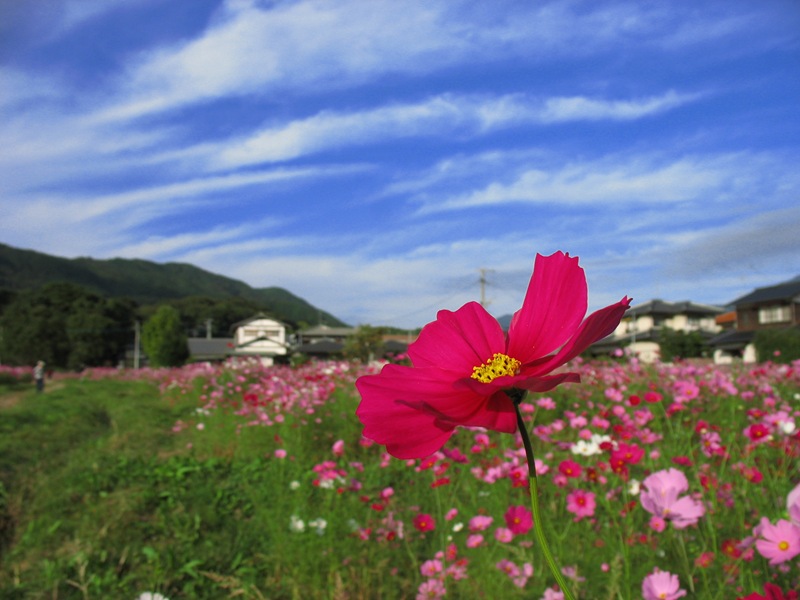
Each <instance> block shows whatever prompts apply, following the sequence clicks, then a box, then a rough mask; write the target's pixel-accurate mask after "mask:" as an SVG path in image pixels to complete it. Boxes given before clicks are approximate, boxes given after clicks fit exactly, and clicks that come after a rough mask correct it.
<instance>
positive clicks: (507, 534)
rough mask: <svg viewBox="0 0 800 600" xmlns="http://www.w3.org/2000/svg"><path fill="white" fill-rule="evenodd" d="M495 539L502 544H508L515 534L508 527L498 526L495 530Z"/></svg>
mask: <svg viewBox="0 0 800 600" xmlns="http://www.w3.org/2000/svg"><path fill="white" fill-rule="evenodd" d="M494 539H496V540H497V541H498V542H500V543H502V544H507V543H508V542H510V541H511V540H513V539H514V534H513V533H512V532H511V530H510V529H509V528H508V527H498V528H497V529H495V530H494Z"/></svg>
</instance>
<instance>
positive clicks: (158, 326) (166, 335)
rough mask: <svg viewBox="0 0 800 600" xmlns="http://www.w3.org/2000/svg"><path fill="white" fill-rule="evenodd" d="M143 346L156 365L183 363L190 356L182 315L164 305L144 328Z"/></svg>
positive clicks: (152, 363) (151, 361)
mask: <svg viewBox="0 0 800 600" xmlns="http://www.w3.org/2000/svg"><path fill="white" fill-rule="evenodd" d="M142 348H143V349H144V352H145V354H146V355H147V357H148V359H149V361H150V364H151V365H152V366H154V367H174V366H177V365H181V364H183V363H184V361H185V360H186V359H187V358H188V357H189V349H188V346H187V340H186V332H185V330H184V329H183V325H182V324H181V316H180V314H179V313H178V311H177V310H176V309H174V308H172V307H171V306H162V307H161V308H159V309H158V310H157V311H156V314H154V315H153V316H152V317H150V318H149V319H148V320H147V322H146V323H145V324H144V327H143V328H142Z"/></svg>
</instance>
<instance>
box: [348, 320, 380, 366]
mask: <svg viewBox="0 0 800 600" xmlns="http://www.w3.org/2000/svg"><path fill="white" fill-rule="evenodd" d="M384 331H385V329H384V328H383V327H372V326H371V325H359V326H358V328H357V329H356V330H355V332H353V333H352V334H351V335H349V336H347V339H346V340H345V343H344V355H345V356H346V357H347V358H350V359H353V360H360V361H361V362H362V363H367V362H369V361H370V360H374V359H375V358H379V357H380V356H381V354H382V353H383V333H384Z"/></svg>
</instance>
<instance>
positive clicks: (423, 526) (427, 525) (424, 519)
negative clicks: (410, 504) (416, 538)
mask: <svg viewBox="0 0 800 600" xmlns="http://www.w3.org/2000/svg"><path fill="white" fill-rule="evenodd" d="M414 527H416V528H417V530H418V531H433V530H434V529H436V521H434V520H433V517H432V516H430V515H426V514H418V515H417V516H416V517H414Z"/></svg>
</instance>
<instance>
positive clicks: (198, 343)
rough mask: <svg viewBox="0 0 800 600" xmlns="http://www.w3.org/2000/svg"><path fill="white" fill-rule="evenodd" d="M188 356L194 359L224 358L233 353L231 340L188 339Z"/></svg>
mask: <svg viewBox="0 0 800 600" xmlns="http://www.w3.org/2000/svg"><path fill="white" fill-rule="evenodd" d="M188 343H189V355H190V356H194V357H203V356H225V355H226V354H232V353H233V340H232V339H231V338H189V339H188Z"/></svg>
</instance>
